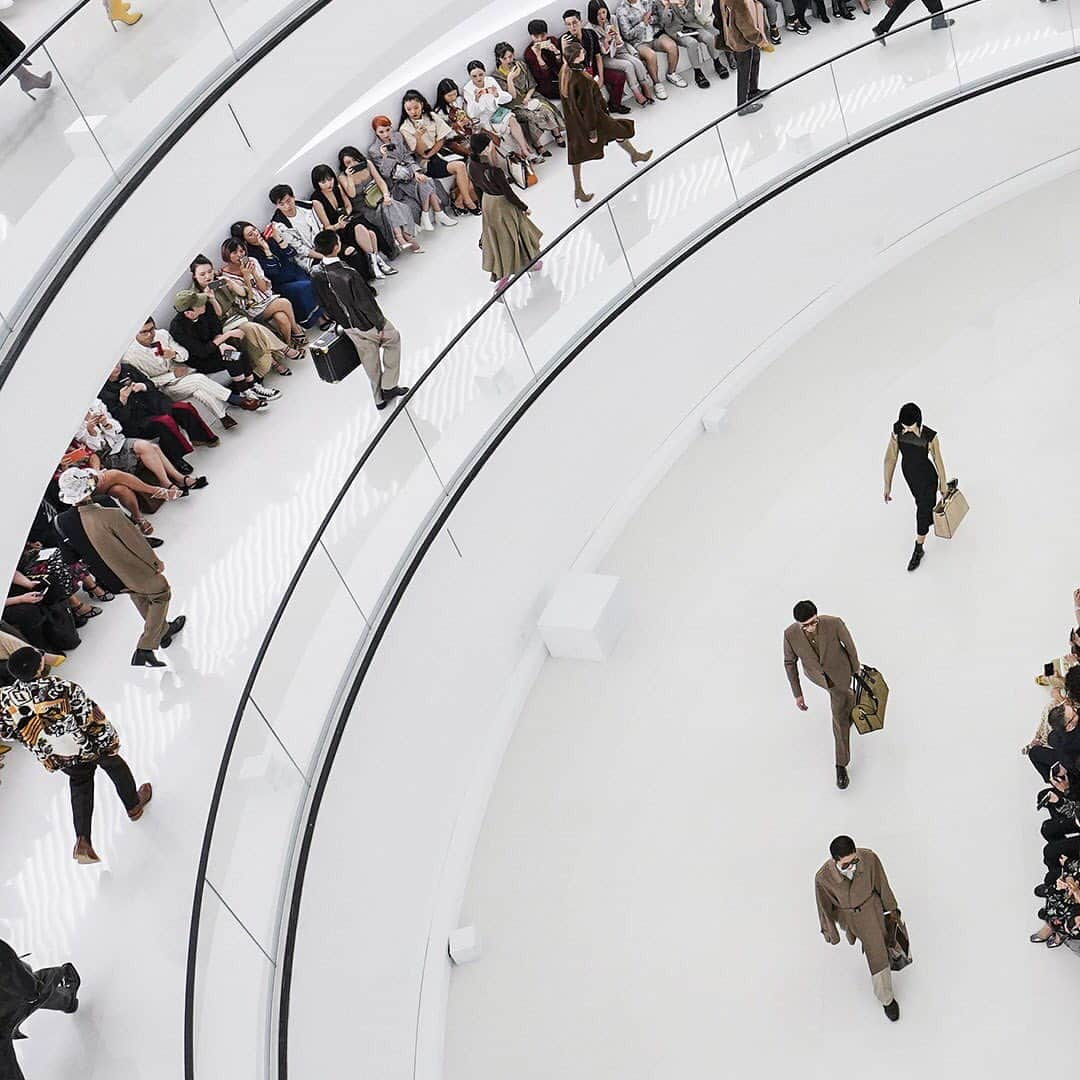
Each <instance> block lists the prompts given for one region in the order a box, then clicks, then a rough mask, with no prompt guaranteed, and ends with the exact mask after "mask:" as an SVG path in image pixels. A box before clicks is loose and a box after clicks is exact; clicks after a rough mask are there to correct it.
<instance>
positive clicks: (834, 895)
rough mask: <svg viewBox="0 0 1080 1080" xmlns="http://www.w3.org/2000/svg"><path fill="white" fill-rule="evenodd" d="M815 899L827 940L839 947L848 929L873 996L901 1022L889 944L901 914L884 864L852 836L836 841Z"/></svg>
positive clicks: (818, 878) (817, 878)
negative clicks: (867, 971) (858, 948)
mask: <svg viewBox="0 0 1080 1080" xmlns="http://www.w3.org/2000/svg"><path fill="white" fill-rule="evenodd" d="M814 898H815V900H816V901H817V912H818V922H819V923H820V925H821V933H822V936H823V937H824V938H825V940H826V941H827V942H828V943H829V944H830V945H839V944H840V930H843V931H844V933H845V934H846V935H847V939H848V944H849V945H854V944H855V942H856V941H858V942H859V944H860V945H862V951H863V955H864V956H865V957H866V963H867V966H868V967H869V968H870V981H871V982H872V983H873V986H874V996H875V997H876V998H877V999H878V1001H880V1002H881V1005H882V1007H883V1008H884V1010H885V1015H886V1016H887V1017H888V1018H889V1019H890V1020H893V1021H895V1020H899V1019H900V1003H899V1002H898V1001H897V1000H896V996H895V995H894V994H893V986H892V968H891V967H890V964H889V941H890V938H891V937H892V936H893V934H894V933H895V927H896V926H897V925H898V924H899V921H900V909H899V907H898V905H897V903H896V897H895V896H894V895H893V891H892V887H891V886H890V885H889V879H888V877H887V876H886V875H885V868H884V867H883V866H882V865H881V860H880V859H879V858H878V857H877V855H875V854H874V852H872V851H871V850H870V849H869V848H857V847H856V846H855V841H854V840H852V839H851V837H850V836H838V837H836V838H835V839H834V840H833V842H832V843H831V844H830V845H829V858H828V859H827V860H826V861H825V862H824V863H823V864H822V866H821V869H820V870H818V872H817V874H815V875H814Z"/></svg>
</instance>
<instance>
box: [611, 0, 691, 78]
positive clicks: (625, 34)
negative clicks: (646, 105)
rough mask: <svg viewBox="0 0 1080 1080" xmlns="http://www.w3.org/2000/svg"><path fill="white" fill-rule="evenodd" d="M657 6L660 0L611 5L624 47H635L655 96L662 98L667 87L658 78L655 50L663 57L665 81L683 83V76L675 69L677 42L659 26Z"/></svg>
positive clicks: (677, 54)
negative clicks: (651, 82)
mask: <svg viewBox="0 0 1080 1080" xmlns="http://www.w3.org/2000/svg"><path fill="white" fill-rule="evenodd" d="M660 6H661V0H620V3H619V4H618V6H617V7H616V8H615V22H616V24H617V25H618V27H619V34H620V35H621V37H622V39H623V41H624V42H626V45H627V47H628V48H631V49H636V50H637V54H638V56H639V57H641V59H642V60H643V61H644V62H645V66H646V67H647V68H648V69H649V76H650V78H651V79H652V81H653V83H654V84H655V92H656V96H657V97H658V98H661V99H663V98H666V97H667V91H666V90H665V89H664V84H663V83H662V82H661V81H660V62H659V57H658V54H659V53H663V54H664V55H665V56H666V57H667V76H666V78H667V81H668V82H669V83H671V84H672V85H673V86H686V80H685V79H684V78H683V77H682V76H681V75H680V74H679V72H678V70H677V69H678V67H679V46H678V45H677V44H676V43H675V39H674V38H673V37H672V36H671V35H670V34H666V33H664V31H663V29H662V28H661V26H660V20H659V17H658V15H657V12H656V9H657V8H658V7H660Z"/></svg>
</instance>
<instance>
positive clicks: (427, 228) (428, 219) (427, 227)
mask: <svg viewBox="0 0 1080 1080" xmlns="http://www.w3.org/2000/svg"><path fill="white" fill-rule="evenodd" d="M420 228H421V229H423V231H424V232H434V231H435V220H434V217H433V215H432V213H431V211H430V210H424V211H423V212H422V213H421V214H420Z"/></svg>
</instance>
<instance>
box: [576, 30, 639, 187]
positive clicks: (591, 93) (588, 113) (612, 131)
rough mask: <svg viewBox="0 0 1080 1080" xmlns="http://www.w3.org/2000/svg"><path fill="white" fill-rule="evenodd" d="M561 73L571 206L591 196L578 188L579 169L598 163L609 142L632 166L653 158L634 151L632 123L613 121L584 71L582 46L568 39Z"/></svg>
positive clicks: (593, 84) (631, 121) (595, 87)
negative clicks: (572, 194)
mask: <svg viewBox="0 0 1080 1080" xmlns="http://www.w3.org/2000/svg"><path fill="white" fill-rule="evenodd" d="M563 59H564V60H565V61H566V62H565V63H564V64H563V68H562V71H560V72H559V92H560V94H561V95H562V101H563V113H564V116H565V121H566V145H567V153H566V157H567V160H568V161H569V162H570V169H571V171H572V172H573V174H574V205H575V206H576V205H577V204H578V203H579V202H582V203H587V202H589V201H591V200H592V197H593V196H592V195H591V194H587V193H586V192H585V189H584V188H583V187H582V186H581V166H582V165H583V164H584V163H585V162H586V161H599V160H600V159H602V158H603V156H604V147H605V146H607V144H608V143H609V142H614V143H618V145H619V146H620V147H621V148H622V149H623V150H625V151H626V153H627V154H629V155H630V160H631V161H632V162H633V163H634V164H635V165H641V164H642V163H644V162H646V161H648V160H649V158H651V157H652V151H651V150H645V151H639V150H635V149H634V146H633V144H632V143H631V142H630V140H631V139H632V138H633V137H634V121H633V120H616V119H614V117H612V116H611V115H609V113H608V111H607V106H606V105H605V104H604V98H603V95H602V94H601V93H600V87H599V86H597V85H596V82H595V80H593V79H590V78H589V76H588V75H586V74H585V72H584V70H583V69H584V67H585V50H584V49H583V48H582V46H581V43H580V42H579V41H577V40H575V39H571V40H570V41H568V42H567V43H566V45H565V46H564V48H563Z"/></svg>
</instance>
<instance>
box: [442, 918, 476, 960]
mask: <svg viewBox="0 0 1080 1080" xmlns="http://www.w3.org/2000/svg"><path fill="white" fill-rule="evenodd" d="M448 951H449V953H450V959H451V960H453V961H454V963H455V964H471V963H472V962H473V961H474V960H479V959H480V951H481V950H480V931H479V930H477V929H476V927H475V926H462V927H459V928H458V929H457V930H455V931H454V932H453V933H452V934H451V935H450V942H449V946H448Z"/></svg>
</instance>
